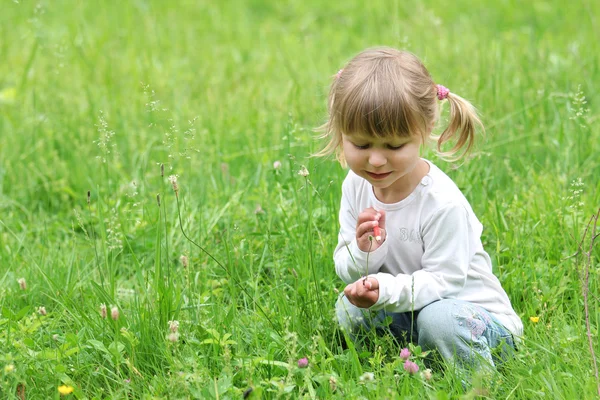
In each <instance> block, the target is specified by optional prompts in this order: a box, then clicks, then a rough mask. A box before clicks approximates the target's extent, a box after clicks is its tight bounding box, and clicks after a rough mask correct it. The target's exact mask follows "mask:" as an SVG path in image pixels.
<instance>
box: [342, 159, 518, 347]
mask: <svg viewBox="0 0 600 400" xmlns="http://www.w3.org/2000/svg"><path fill="white" fill-rule="evenodd" d="M427 162H428V163H429V165H430V170H429V173H428V174H427V175H426V176H425V177H424V178H423V179H422V180H421V183H420V184H419V185H418V186H417V187H416V189H415V190H414V191H413V192H412V193H411V194H410V195H409V196H408V197H407V198H405V199H403V200H402V201H400V202H398V203H394V204H386V203H382V202H380V201H379V200H377V198H376V197H375V195H374V193H373V187H372V186H371V184H370V183H369V182H367V181H366V180H365V179H363V178H361V177H359V176H358V175H356V174H355V173H353V172H352V171H350V172H349V173H348V175H347V177H346V179H345V180H344V183H343V184H342V201H341V207H340V234H339V241H338V245H337V247H336V249H335V252H334V261H335V270H336V272H337V274H338V276H339V277H340V278H341V279H342V280H343V281H344V282H346V283H353V282H355V281H356V280H358V279H360V277H362V276H364V275H365V274H367V262H368V274H371V275H373V276H374V277H375V278H377V280H378V281H379V300H378V301H377V303H375V304H374V305H373V306H372V307H371V308H372V309H374V310H378V309H382V308H383V309H385V310H387V311H389V312H406V311H411V310H420V309H421V308H423V307H425V306H426V305H428V304H430V303H432V302H434V301H436V300H440V299H459V300H464V301H468V302H471V303H473V304H477V305H479V306H481V307H483V308H484V309H486V310H487V311H488V312H489V313H490V314H492V315H493V316H494V317H495V318H496V319H497V320H498V321H500V322H501V323H502V324H503V325H504V326H505V327H506V328H507V329H508V330H510V331H511V332H512V333H513V334H515V335H517V336H521V335H522V332H523V324H522V322H521V319H520V318H519V317H518V316H517V314H516V313H515V312H514V310H513V308H512V306H511V304H510V300H509V299H508V296H507V295H506V292H505V291H504V289H503V288H502V286H501V285H500V282H499V281H498V278H496V276H495V275H494V274H493V273H492V263H491V260H490V257H489V255H488V254H487V252H486V251H485V250H484V249H483V245H482V244H481V232H482V230H483V226H482V225H481V223H480V222H479V220H478V219H477V217H476V216H475V214H474V212H473V210H472V208H471V205H470V204H469V202H468V201H467V199H466V198H465V197H464V195H463V194H462V193H461V191H460V189H459V188H458V187H457V186H456V184H455V183H454V182H453V181H452V180H451V179H450V178H449V177H448V176H447V175H446V174H445V173H444V172H442V171H441V170H440V169H439V168H437V167H436V166H435V165H433V163H431V162H430V161H427ZM369 207H374V208H375V209H376V210H385V212H386V217H385V227H386V238H385V241H384V242H383V243H382V244H381V246H380V247H379V248H378V249H376V250H374V251H372V252H370V253H368V252H364V251H362V250H360V249H359V248H358V245H357V242H356V221H357V219H358V215H359V214H360V213H361V212H362V211H363V210H364V209H366V208H369Z"/></svg>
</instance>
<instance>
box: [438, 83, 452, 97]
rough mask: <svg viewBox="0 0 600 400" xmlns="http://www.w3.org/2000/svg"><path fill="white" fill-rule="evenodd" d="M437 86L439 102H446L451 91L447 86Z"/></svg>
mask: <svg viewBox="0 0 600 400" xmlns="http://www.w3.org/2000/svg"><path fill="white" fill-rule="evenodd" d="M436 86H437V97H438V100H444V99H446V98H447V97H448V93H450V90H448V88H447V87H446V86H442V85H436Z"/></svg>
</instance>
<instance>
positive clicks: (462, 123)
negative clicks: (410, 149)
mask: <svg viewBox="0 0 600 400" xmlns="http://www.w3.org/2000/svg"><path fill="white" fill-rule="evenodd" d="M444 98H445V99H447V100H448V103H449V104H450V121H449V124H448V127H446V129H445V130H444V132H442V134H441V135H439V136H434V137H433V139H435V140H436V141H437V152H438V154H439V155H440V156H441V157H442V158H444V159H447V160H449V161H457V160H460V159H461V158H463V157H464V156H466V155H467V154H468V153H469V151H470V150H471V148H472V147H473V144H474V143H475V133H476V130H477V127H479V128H481V130H482V131H483V130H484V128H483V124H482V123H481V120H480V119H479V116H478V115H477V110H476V109H475V107H474V106H473V105H472V104H471V103H469V102H468V101H467V100H465V99H463V98H462V97H460V96H458V95H456V94H454V93H450V92H448V93H445V96H444ZM452 139H455V140H456V142H455V143H454V146H453V147H452V148H451V149H450V150H448V151H442V146H443V145H444V144H446V143H447V142H450V141H451V140H452ZM461 150H462V152H461Z"/></svg>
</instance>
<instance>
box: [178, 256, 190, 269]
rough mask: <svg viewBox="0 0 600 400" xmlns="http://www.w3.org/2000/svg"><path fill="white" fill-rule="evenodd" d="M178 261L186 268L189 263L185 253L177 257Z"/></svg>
mask: <svg viewBox="0 0 600 400" xmlns="http://www.w3.org/2000/svg"><path fill="white" fill-rule="evenodd" d="M179 261H180V262H181V265H183V268H187V267H188V265H190V260H189V259H188V257H187V256H186V255H182V256H181V257H179Z"/></svg>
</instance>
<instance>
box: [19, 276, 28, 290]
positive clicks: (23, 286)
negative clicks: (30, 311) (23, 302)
mask: <svg viewBox="0 0 600 400" xmlns="http://www.w3.org/2000/svg"><path fill="white" fill-rule="evenodd" d="M17 282H19V286H20V287H21V290H26V289H27V281H26V280H25V278H19V280H17Z"/></svg>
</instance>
